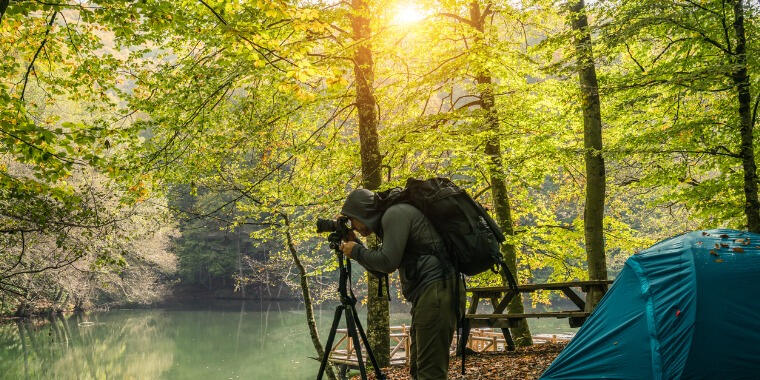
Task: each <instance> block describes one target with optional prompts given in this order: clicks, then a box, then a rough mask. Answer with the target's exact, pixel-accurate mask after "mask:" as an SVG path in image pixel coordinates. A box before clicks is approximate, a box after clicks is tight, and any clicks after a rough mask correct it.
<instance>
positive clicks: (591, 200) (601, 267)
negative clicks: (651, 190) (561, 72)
mask: <svg viewBox="0 0 760 380" xmlns="http://www.w3.org/2000/svg"><path fill="white" fill-rule="evenodd" d="M570 20H571V24H572V28H573V31H574V32H575V34H574V37H573V42H574V44H575V53H576V55H577V62H578V79H579V81H580V87H581V97H582V99H583V147H584V160H585V163H586V204H585V207H584V210H583V219H584V231H585V237H586V261H587V263H588V276H589V279H591V280H606V279H607V263H606V260H605V257H604V225H603V222H604V192H605V182H604V181H605V175H604V157H603V156H602V113H601V109H600V102H599V84H598V82H597V79H596V68H595V67H594V59H593V57H594V55H593V51H592V49H591V35H590V34H589V30H588V18H587V17H586V10H585V4H584V2H583V0H578V1H576V2H575V3H573V4H572V5H571V6H570ZM604 292H605V289H604V288H592V289H589V292H588V293H587V294H586V311H592V310H594V307H596V304H597V303H599V300H600V299H602V296H603V295H604Z"/></svg>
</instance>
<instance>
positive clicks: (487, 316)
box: [465, 311, 590, 327]
mask: <svg viewBox="0 0 760 380" xmlns="http://www.w3.org/2000/svg"><path fill="white" fill-rule="evenodd" d="M589 314H590V313H587V312H585V311H552V312H546V313H521V314H466V315H465V318H467V319H470V320H477V319H523V318H570V317H587V316H588V315H589ZM473 327H475V326H473Z"/></svg>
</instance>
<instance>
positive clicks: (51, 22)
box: [20, 11, 58, 101]
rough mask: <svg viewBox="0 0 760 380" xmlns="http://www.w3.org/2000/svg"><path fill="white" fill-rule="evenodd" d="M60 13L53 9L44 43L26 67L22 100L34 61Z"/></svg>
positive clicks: (22, 99) (43, 39) (43, 45)
mask: <svg viewBox="0 0 760 380" xmlns="http://www.w3.org/2000/svg"><path fill="white" fill-rule="evenodd" d="M57 14H58V11H53V15H52V16H50V21H49V22H48V24H47V30H46V31H45V37H43V38H42V43H41V44H40V46H39V47H38V48H37V51H36V52H34V56H33V57H32V61H31V62H29V66H27V68H26V73H25V74H24V87H23V88H22V89H21V98H20V100H21V101H24V95H25V93H26V85H27V83H28V82H29V73H30V72H31V71H32V68H33V67H34V61H36V60H37V56H39V55H40V52H41V51H42V48H44V47H45V44H46V43H47V38H48V35H49V34H50V29H52V28H53V22H55V16H56V15H57Z"/></svg>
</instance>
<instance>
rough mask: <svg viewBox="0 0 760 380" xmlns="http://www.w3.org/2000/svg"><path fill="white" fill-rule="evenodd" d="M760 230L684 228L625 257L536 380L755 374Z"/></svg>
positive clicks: (758, 373) (759, 340) (759, 364)
mask: <svg viewBox="0 0 760 380" xmlns="http://www.w3.org/2000/svg"><path fill="white" fill-rule="evenodd" d="M758 295H760V234H755V233H749V232H742V231H736V230H726V229H717V230H709V231H697V232H690V233H686V234H683V235H680V236H677V237H674V238H670V239H667V240H664V241H661V242H659V243H657V244H655V245H654V246H652V247H651V248H649V249H647V250H645V251H642V252H640V253H638V254H635V255H633V256H631V257H630V258H629V259H628V260H627V261H626V263H625V266H624V268H623V270H622V271H621V272H620V274H619V275H618V276H617V278H616V279H615V282H614V283H613V284H612V286H611V287H610V289H609V291H608V292H607V294H606V295H605V296H604V297H603V298H602V300H601V301H600V302H599V304H598V305H597V307H596V309H595V310H594V312H593V313H592V314H591V315H590V316H589V318H588V320H587V321H586V322H585V323H584V324H583V326H582V327H581V328H580V329H579V330H578V332H577V334H576V335H575V337H574V338H573V340H572V341H570V343H569V344H568V345H567V347H565V349H564V350H563V351H562V352H561V353H560V355H559V356H557V358H556V359H555V360H554V362H552V364H551V366H550V367H549V368H548V369H547V370H546V371H545V372H544V373H543V375H542V376H541V379H545V380H549V379H637V380H640V379H657V380H659V379H721V380H726V379H760V300H758V298H755V297H758Z"/></svg>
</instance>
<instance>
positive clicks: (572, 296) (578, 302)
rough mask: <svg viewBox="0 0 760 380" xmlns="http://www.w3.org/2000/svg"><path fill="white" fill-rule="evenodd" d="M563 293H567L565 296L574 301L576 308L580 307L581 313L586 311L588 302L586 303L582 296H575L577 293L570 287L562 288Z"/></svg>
mask: <svg viewBox="0 0 760 380" xmlns="http://www.w3.org/2000/svg"><path fill="white" fill-rule="evenodd" d="M562 293H565V296H567V298H569V299H570V301H573V303H574V304H575V306H578V309H580V310H581V311H583V310H585V309H586V302H584V301H583V300H582V299H581V297H580V296H578V295H577V294H575V292H574V291H573V290H572V289H570V287H567V288H562Z"/></svg>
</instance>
